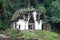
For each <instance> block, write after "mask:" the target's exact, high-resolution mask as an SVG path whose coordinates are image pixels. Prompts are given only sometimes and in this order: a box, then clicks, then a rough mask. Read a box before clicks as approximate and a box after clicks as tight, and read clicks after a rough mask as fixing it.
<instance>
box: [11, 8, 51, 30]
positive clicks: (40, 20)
mask: <svg viewBox="0 0 60 40" xmlns="http://www.w3.org/2000/svg"><path fill="white" fill-rule="evenodd" d="M44 24H45V25H44ZM11 28H13V29H19V30H43V29H46V30H49V29H50V27H47V26H46V22H45V19H44V14H43V12H41V11H40V10H36V9H35V8H23V9H19V10H17V11H16V12H15V13H14V15H13V17H12V19H11Z"/></svg>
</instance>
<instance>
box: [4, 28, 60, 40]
mask: <svg viewBox="0 0 60 40" xmlns="http://www.w3.org/2000/svg"><path fill="white" fill-rule="evenodd" d="M4 34H5V35H7V36H10V37H18V38H36V39H39V40H40V39H42V40H60V34H58V33H55V32H49V31H44V30H37V31H35V32H30V31H17V30H13V29H11V30H7V31H5V33H4Z"/></svg>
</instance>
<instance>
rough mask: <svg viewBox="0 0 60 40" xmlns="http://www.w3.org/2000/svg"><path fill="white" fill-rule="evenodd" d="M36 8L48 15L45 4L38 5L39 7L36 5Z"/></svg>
mask: <svg viewBox="0 0 60 40" xmlns="http://www.w3.org/2000/svg"><path fill="white" fill-rule="evenodd" d="M36 8H37V9H39V10H40V11H41V12H44V13H46V9H45V7H44V4H43V3H41V4H37V5H36Z"/></svg>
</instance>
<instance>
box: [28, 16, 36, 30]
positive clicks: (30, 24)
mask: <svg viewBox="0 0 60 40" xmlns="http://www.w3.org/2000/svg"><path fill="white" fill-rule="evenodd" d="M34 25H35V24H34V18H33V16H31V17H30V19H29V22H28V29H29V30H35V26H34Z"/></svg>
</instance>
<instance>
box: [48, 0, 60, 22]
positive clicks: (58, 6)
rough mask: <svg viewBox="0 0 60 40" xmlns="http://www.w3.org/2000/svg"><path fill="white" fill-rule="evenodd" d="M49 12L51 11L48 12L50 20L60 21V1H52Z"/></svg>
mask: <svg viewBox="0 0 60 40" xmlns="http://www.w3.org/2000/svg"><path fill="white" fill-rule="evenodd" d="M48 13H50V14H48V17H49V21H52V22H54V23H58V22H60V3H59V2H57V1H55V2H52V4H51V5H50V7H49V9H48Z"/></svg>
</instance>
